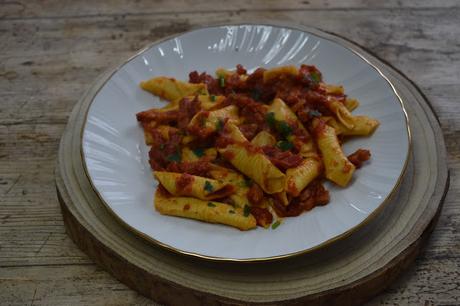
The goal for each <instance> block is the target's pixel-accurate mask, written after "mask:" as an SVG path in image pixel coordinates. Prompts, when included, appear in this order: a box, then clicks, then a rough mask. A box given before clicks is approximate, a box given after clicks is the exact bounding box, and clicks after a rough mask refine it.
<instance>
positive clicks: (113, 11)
mask: <svg viewBox="0 0 460 306" xmlns="http://www.w3.org/2000/svg"><path fill="white" fill-rule="evenodd" d="M457 5H458V2H457V1H455V0H445V1H431V0H421V1H417V0H409V1H407V0H406V1H400V0H390V1H372V0H345V1H322V0H308V1H304V0H287V1H286V0H285V1H278V0H252V1H245V0H236V1H223V0H219V1H213V2H212V3H210V2H209V1H206V0H198V1H193V0H180V1H164V0H156V1H148V0H140V1H136V3H135V4H131V5H127V3H126V1H123V0H112V1H88V0H85V1H50V0H47V1H25V0H21V1H5V2H4V3H0V11H2V14H1V15H0V17H3V18H8V19H21V18H68V17H82V16H85V17H89V16H91V17H93V16H101V15H153V14H170V15H174V14H176V13H186V12H219V11H232V12H234V11H252V12H254V11H299V10H304V11H308V10H329V11H330V10H334V9H349V10H358V9H369V8H371V9H401V8H402V9H404V8H410V9H418V8H446V7H455V6H457Z"/></svg>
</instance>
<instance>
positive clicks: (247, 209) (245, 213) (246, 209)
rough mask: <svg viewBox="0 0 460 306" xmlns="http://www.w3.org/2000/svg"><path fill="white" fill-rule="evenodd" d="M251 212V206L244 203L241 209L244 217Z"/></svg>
mask: <svg viewBox="0 0 460 306" xmlns="http://www.w3.org/2000/svg"><path fill="white" fill-rule="evenodd" d="M250 213H251V207H250V206H249V205H247V204H246V205H244V209H243V215H244V216H245V217H247V216H249V214H250Z"/></svg>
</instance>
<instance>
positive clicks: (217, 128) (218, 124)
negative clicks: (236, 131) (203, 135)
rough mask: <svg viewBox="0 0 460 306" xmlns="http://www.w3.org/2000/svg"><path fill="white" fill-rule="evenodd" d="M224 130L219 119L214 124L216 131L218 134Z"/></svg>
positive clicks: (222, 122)
mask: <svg viewBox="0 0 460 306" xmlns="http://www.w3.org/2000/svg"><path fill="white" fill-rule="evenodd" d="M223 128H224V121H223V120H222V119H220V118H219V120H217V122H216V131H218V132H220V131H222V129H223Z"/></svg>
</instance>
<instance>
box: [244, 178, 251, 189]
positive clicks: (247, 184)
mask: <svg viewBox="0 0 460 306" xmlns="http://www.w3.org/2000/svg"><path fill="white" fill-rule="evenodd" d="M244 185H245V186H246V187H251V186H252V180H251V179H249V178H245V179H244Z"/></svg>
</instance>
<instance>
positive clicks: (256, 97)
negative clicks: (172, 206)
mask: <svg viewBox="0 0 460 306" xmlns="http://www.w3.org/2000/svg"><path fill="white" fill-rule="evenodd" d="M260 96H261V93H260V90H258V89H257V88H254V89H253V90H252V91H251V98H252V99H254V100H256V101H258V100H259V99H260Z"/></svg>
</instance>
